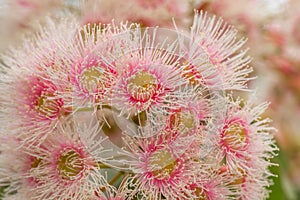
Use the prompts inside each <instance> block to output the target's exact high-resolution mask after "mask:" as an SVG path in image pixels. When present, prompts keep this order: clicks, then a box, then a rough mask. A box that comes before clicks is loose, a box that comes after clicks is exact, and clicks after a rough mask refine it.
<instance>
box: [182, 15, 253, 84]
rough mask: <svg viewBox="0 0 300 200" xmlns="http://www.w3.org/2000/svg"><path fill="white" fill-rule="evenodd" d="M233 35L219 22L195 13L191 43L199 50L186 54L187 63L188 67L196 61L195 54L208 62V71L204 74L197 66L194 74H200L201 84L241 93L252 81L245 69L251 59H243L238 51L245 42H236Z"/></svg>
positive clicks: (243, 52) (220, 20)
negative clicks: (197, 46) (197, 72)
mask: <svg viewBox="0 0 300 200" xmlns="http://www.w3.org/2000/svg"><path fill="white" fill-rule="evenodd" d="M236 35H237V31H236V30H235V29H234V28H233V27H231V26H229V25H227V24H225V23H224V22H223V20H222V19H216V17H208V16H207V13H203V12H202V11H201V12H200V13H196V14H195V17H194V23H193V26H192V28H191V42H192V43H193V44H198V45H199V48H198V50H197V49H196V50H195V51H190V52H189V54H190V56H189V58H188V61H189V62H191V63H192V64H194V63H195V62H197V61H196V60H194V59H193V57H194V56H196V55H198V56H199V55H202V56H203V59H208V60H209V64H208V66H207V68H212V69H210V71H208V72H205V71H207V70H208V69H205V68H204V69H202V68H203V67H202V66H201V68H198V71H199V72H200V73H202V77H203V78H204V82H205V83H206V84H208V85H212V86H211V87H212V88H215V87H221V88H223V89H224V90H235V89H238V90H244V89H246V85H245V84H246V83H247V81H249V80H251V79H252V78H249V77H247V76H248V75H249V74H250V73H251V72H252V68H250V67H248V64H249V63H250V61H251V59H250V57H249V56H246V52H247V51H240V52H238V50H239V49H240V48H241V47H242V46H243V44H245V42H246V40H245V39H240V40H237V39H236ZM205 57H206V58H205ZM198 62H199V61H198ZM204 70H205V71H204ZM202 71H204V73H203V72H202Z"/></svg>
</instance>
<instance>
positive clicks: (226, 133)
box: [221, 119, 249, 151]
mask: <svg viewBox="0 0 300 200" xmlns="http://www.w3.org/2000/svg"><path fill="white" fill-rule="evenodd" d="M221 138H222V139H221V143H222V145H223V146H224V147H225V148H226V150H227V151H239V150H244V149H246V148H247V146H248V144H249V138H248V130H247V127H246V124H245V122H243V121H242V120H239V119H233V120H231V121H229V122H228V123H227V124H226V125H225V126H224V127H223V131H222V134H221Z"/></svg>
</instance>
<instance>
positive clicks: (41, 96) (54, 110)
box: [24, 77, 64, 119]
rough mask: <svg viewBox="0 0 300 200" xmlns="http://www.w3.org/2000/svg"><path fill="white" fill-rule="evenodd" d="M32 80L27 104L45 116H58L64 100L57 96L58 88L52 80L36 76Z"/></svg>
mask: <svg viewBox="0 0 300 200" xmlns="http://www.w3.org/2000/svg"><path fill="white" fill-rule="evenodd" d="M30 81H31V82H30V83H29V84H31V85H32V86H31V88H30V91H25V92H28V93H27V94H24V95H26V96H27V97H26V99H27V104H29V107H30V109H31V110H34V111H36V112H37V113H38V114H39V115H40V116H42V117H45V118H51V119H53V118H57V117H58V116H59V114H60V112H61V110H62V106H63V105H64V102H63V100H62V99H61V98H57V97H56V93H57V89H56V87H55V86H54V84H53V83H52V82H50V81H46V80H43V79H41V78H38V77H34V78H33V79H32V80H30Z"/></svg>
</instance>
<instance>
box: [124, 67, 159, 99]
mask: <svg viewBox="0 0 300 200" xmlns="http://www.w3.org/2000/svg"><path fill="white" fill-rule="evenodd" d="M158 87H159V85H158V82H157V79H156V77H155V76H154V75H152V74H151V73H149V72H146V71H140V72H137V73H135V74H134V75H133V76H131V77H130V78H129V81H128V85H127V90H128V92H129V93H130V95H131V98H132V99H134V100H136V101H139V102H146V101H148V100H150V99H151V98H153V97H154V96H155V95H156V94H157V90H158Z"/></svg>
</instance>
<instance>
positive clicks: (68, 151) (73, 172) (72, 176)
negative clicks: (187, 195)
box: [56, 148, 87, 181]
mask: <svg viewBox="0 0 300 200" xmlns="http://www.w3.org/2000/svg"><path fill="white" fill-rule="evenodd" d="M56 165H57V167H56V170H57V172H58V174H59V177H60V178H61V179H63V180H67V181H74V180H78V179H80V178H82V177H83V175H84V171H85V170H86V169H87V167H86V155H84V154H83V152H81V151H79V150H77V149H75V148H65V149H63V150H62V151H61V152H60V154H59V155H58V158H57V162H56Z"/></svg>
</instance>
